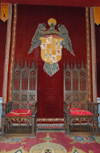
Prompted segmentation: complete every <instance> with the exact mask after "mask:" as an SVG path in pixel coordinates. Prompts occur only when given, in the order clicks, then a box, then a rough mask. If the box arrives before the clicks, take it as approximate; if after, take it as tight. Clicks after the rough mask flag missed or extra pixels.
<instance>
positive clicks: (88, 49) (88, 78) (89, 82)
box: [86, 7, 91, 101]
mask: <svg viewBox="0 0 100 153" xmlns="http://www.w3.org/2000/svg"><path fill="white" fill-rule="evenodd" d="M89 35H90V32H89V8H88V7H86V45H87V81H88V100H89V101H91V63H90V61H91V60H90V59H91V57H90V37H89Z"/></svg>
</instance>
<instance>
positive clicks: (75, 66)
mask: <svg viewBox="0 0 100 153" xmlns="http://www.w3.org/2000/svg"><path fill="white" fill-rule="evenodd" d="M74 68H77V65H76V60H75V65H74Z"/></svg>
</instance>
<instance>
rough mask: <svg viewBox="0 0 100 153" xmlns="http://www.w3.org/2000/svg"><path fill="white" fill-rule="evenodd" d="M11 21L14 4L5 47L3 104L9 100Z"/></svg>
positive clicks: (10, 5) (10, 6)
mask: <svg viewBox="0 0 100 153" xmlns="http://www.w3.org/2000/svg"><path fill="white" fill-rule="evenodd" d="M11 21H12V4H9V18H8V22H7V37H6V47H5V62H4V74H3V76H4V78H3V90H2V97H3V98H2V103H6V98H7V83H8V66H9V52H10V41H11Z"/></svg>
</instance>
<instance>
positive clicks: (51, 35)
mask: <svg viewBox="0 0 100 153" xmlns="http://www.w3.org/2000/svg"><path fill="white" fill-rule="evenodd" d="M48 24H49V26H50V28H49V29H48V30H46V24H44V23H43V24H39V25H38V28H37V30H36V32H35V34H34V36H33V38H32V42H31V47H30V49H29V52H28V54H30V53H31V52H32V51H33V50H34V49H35V48H37V47H38V46H40V45H41V49H42V52H45V59H44V57H42V59H43V60H44V61H45V65H44V70H45V71H46V72H47V74H48V75H50V76H52V75H53V74H54V73H56V72H57V71H58V70H59V65H58V63H57V62H58V61H59V60H57V59H60V56H61V49H62V46H63V47H64V48H66V49H67V50H69V52H70V53H71V54H72V55H74V52H73V49H72V43H71V40H70V37H69V35H68V31H67V29H66V27H65V26H64V25H61V24H59V25H58V31H57V30H56V29H55V25H56V20H55V19H53V18H51V19H49V20H48ZM41 39H42V42H41ZM60 39H61V40H60ZM43 42H45V43H43ZM54 42H55V45H52V44H54ZM48 44H49V45H48ZM50 44H51V45H50ZM48 46H52V47H51V48H50V47H48ZM58 46H60V48H58ZM54 52H55V53H54ZM43 55H44V53H43ZM74 56H75V55H74ZM48 57H49V59H47V58H48ZM51 63H52V64H51Z"/></svg>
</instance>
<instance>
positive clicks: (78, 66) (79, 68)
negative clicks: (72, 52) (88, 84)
mask: <svg viewBox="0 0 100 153" xmlns="http://www.w3.org/2000/svg"><path fill="white" fill-rule="evenodd" d="M78 69H80V63H79V60H78Z"/></svg>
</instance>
